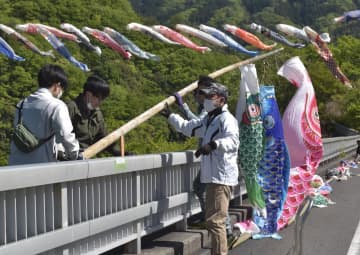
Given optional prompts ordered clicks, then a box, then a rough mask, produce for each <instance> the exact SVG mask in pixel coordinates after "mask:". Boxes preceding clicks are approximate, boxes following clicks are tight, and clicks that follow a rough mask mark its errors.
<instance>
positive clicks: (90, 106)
mask: <svg viewBox="0 0 360 255" xmlns="http://www.w3.org/2000/svg"><path fill="white" fill-rule="evenodd" d="M86 107H87V108H88V110H90V111H92V110H94V107H93V105H92V103H91V99H90V95H89V94H88V95H87V97H86Z"/></svg>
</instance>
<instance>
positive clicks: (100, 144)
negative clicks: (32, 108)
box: [84, 48, 284, 158]
mask: <svg viewBox="0 0 360 255" xmlns="http://www.w3.org/2000/svg"><path fill="white" fill-rule="evenodd" d="M283 49H284V48H279V49H276V50H274V51H270V52H268V53H265V54H262V55H258V56H256V57H253V58H249V59H247V60H244V61H240V62H238V63H235V64H232V65H229V66H226V67H224V68H221V69H219V70H217V71H215V72H213V73H211V74H209V76H210V77H212V78H216V77H218V76H220V75H222V74H224V73H227V72H230V71H232V70H234V69H236V68H239V67H240V66H243V65H247V64H251V63H253V62H255V61H258V60H261V59H263V58H267V57H270V56H272V55H274V54H277V53H279V52H280V51H282V50H283ZM196 88H197V81H194V82H193V83H191V84H189V85H188V86H186V87H185V88H183V89H181V90H180V91H178V94H179V95H180V96H185V95H186V94H187V93H189V92H191V91H193V90H195V89H196ZM174 102H175V98H174V97H173V96H170V97H168V98H166V99H164V100H163V101H161V102H160V103H158V104H156V105H154V106H153V107H151V108H150V109H148V110H147V111H145V112H143V113H142V114H140V115H138V116H137V117H135V118H134V119H132V120H130V121H129V122H127V123H126V124H124V125H123V126H121V127H120V128H118V129H116V130H114V131H113V132H111V133H110V134H109V135H107V136H106V137H104V138H102V139H101V140H99V141H97V142H96V143H95V144H93V145H91V146H90V147H88V148H87V149H86V150H85V151H84V158H91V157H93V156H95V155H96V154H97V153H99V152H100V151H102V150H104V149H105V148H106V147H108V146H109V145H110V144H112V143H114V142H115V141H116V140H118V139H119V137H120V136H123V135H125V134H126V133H128V132H129V131H130V130H132V129H134V128H135V127H137V126H139V125H140V124H142V123H144V122H145V121H147V120H148V119H150V118H151V117H152V116H154V115H156V114H157V113H159V112H160V111H161V110H163V109H164V107H165V104H166V103H167V104H168V105H171V104H173V103H174Z"/></svg>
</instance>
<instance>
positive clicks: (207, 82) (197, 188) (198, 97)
mask: <svg viewBox="0 0 360 255" xmlns="http://www.w3.org/2000/svg"><path fill="white" fill-rule="evenodd" d="M213 82H215V80H214V79H212V78H211V77H209V76H202V75H201V76H199V80H198V87H197V89H196V90H194V93H193V94H194V98H195V101H196V103H197V104H198V115H196V114H194V113H193V112H192V111H191V110H190V108H189V106H188V105H187V104H186V103H184V102H183V100H182V97H181V96H180V95H179V94H178V93H175V94H174V97H175V98H176V103H177V104H178V106H179V108H180V111H181V113H182V114H183V115H184V116H185V119H187V120H192V119H200V118H203V117H205V116H206V115H207V111H205V109H204V99H205V95H204V93H200V90H201V89H203V88H207V87H209V86H211V84H212V83H213ZM201 143H202V139H201V138H200V139H199V146H200V145H201ZM200 172H201V170H200V171H199V172H198V174H197V175H196V177H195V179H194V182H193V189H194V193H195V195H196V196H197V197H198V199H199V203H200V207H201V214H200V222H199V225H200V226H202V225H203V222H205V189H206V184H205V183H201V181H200ZM229 225H230V224H229ZM229 229H230V230H231V225H230V226H229ZM230 230H229V232H231V231H230ZM228 234H231V233H228Z"/></svg>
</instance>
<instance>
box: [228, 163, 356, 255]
mask: <svg viewBox="0 0 360 255" xmlns="http://www.w3.org/2000/svg"><path fill="white" fill-rule="evenodd" d="M351 172H352V173H355V174H360V169H351ZM331 186H332V187H333V192H332V193H331V194H330V198H331V199H332V200H333V201H334V202H336V204H335V205H329V206H328V207H326V208H316V207H314V208H312V209H311V212H310V215H309V216H308V218H307V220H306V222H305V225H304V228H303V231H304V232H303V255H355V254H359V255H360V250H359V247H357V248H356V249H355V250H356V251H355V252H353V253H349V254H348V250H349V247H350V246H351V244H352V243H353V239H354V240H355V239H356V240H355V241H357V242H360V240H357V239H360V236H359V235H357V236H356V237H355V238H354V235H355V232H356V230H357V228H358V227H359V229H360V222H359V221H360V176H353V177H352V178H350V179H349V180H347V181H341V182H337V181H335V182H332V183H331ZM294 225H295V224H292V225H290V226H288V227H287V228H285V229H283V230H281V231H280V235H281V236H282V240H275V239H271V238H266V239H262V240H252V239H250V240H247V241H245V242H244V243H242V244H241V245H240V246H238V247H236V248H235V249H233V250H231V251H229V255H235V254H236V255H258V254H261V255H287V254H288V252H289V250H290V249H291V247H292V246H293V245H294ZM359 229H358V230H357V232H359ZM352 247H354V246H352ZM291 255H292V254H291Z"/></svg>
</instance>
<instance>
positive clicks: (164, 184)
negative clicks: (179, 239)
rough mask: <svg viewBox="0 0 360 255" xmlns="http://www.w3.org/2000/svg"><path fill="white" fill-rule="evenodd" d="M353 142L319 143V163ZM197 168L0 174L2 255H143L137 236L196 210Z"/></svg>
mask: <svg viewBox="0 0 360 255" xmlns="http://www.w3.org/2000/svg"><path fill="white" fill-rule="evenodd" d="M357 139H360V136H355V137H341V138H329V139H324V148H325V153H324V159H323V164H326V162H328V161H330V160H331V159H332V158H335V157H338V156H339V155H342V154H343V153H349V152H350V151H353V150H355V148H356V140H357ZM199 167H200V164H199V160H198V159H195V158H194V157H193V152H192V151H186V152H176V153H164V154H153V155H141V156H131V157H125V158H106V159H94V160H86V161H73V162H59V163H48V164H34V165H22V166H12V167H1V168H0V254H24V251H26V254H39V253H40V254H41V253H43V254H80V253H88V254H98V253H101V252H104V251H107V250H110V249H112V248H115V247H117V246H120V245H123V244H126V243H129V242H130V243H131V245H130V247H132V249H133V251H134V252H140V249H141V237H142V236H144V235H147V234H149V233H151V232H154V231H157V230H159V229H162V228H164V227H166V226H169V225H171V224H174V223H179V222H181V223H182V224H183V225H186V219H187V217H189V216H190V215H192V214H196V213H198V212H199V211H200V206H199V203H198V201H197V199H196V198H195V197H194V195H193V193H192V181H193V179H194V178H195V176H196V174H197V171H198V170H199ZM245 193H246V190H245V188H244V186H241V187H240V186H238V187H237V188H236V189H235V192H234V196H240V194H245ZM240 197H241V196H240Z"/></svg>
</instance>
